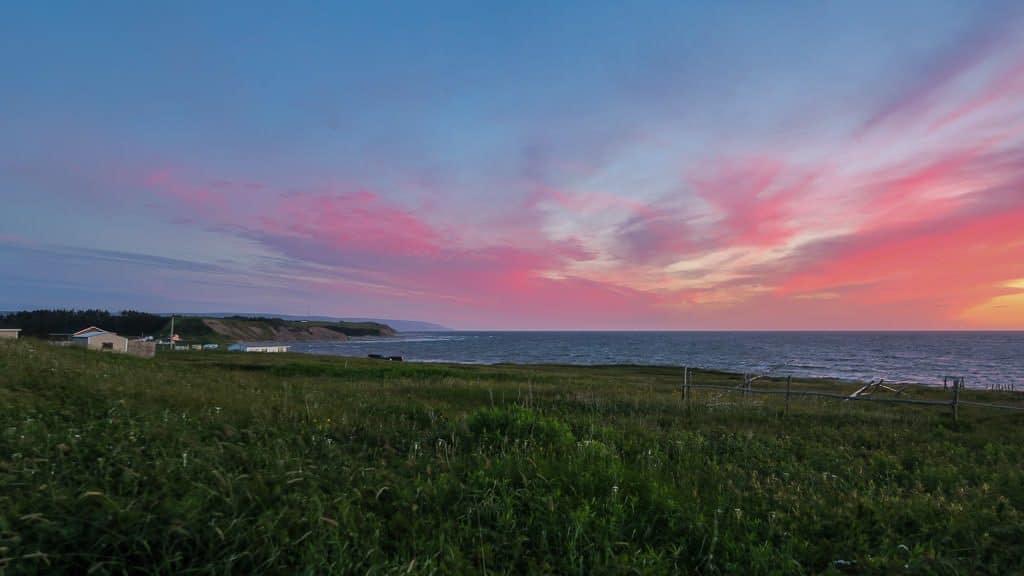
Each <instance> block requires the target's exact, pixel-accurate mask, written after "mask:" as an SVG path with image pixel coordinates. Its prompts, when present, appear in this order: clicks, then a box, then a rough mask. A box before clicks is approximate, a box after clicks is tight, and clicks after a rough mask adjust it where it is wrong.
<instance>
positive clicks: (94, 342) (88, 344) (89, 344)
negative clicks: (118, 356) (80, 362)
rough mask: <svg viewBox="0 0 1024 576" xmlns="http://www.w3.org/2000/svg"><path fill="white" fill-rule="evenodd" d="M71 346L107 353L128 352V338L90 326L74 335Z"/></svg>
mask: <svg viewBox="0 0 1024 576" xmlns="http://www.w3.org/2000/svg"><path fill="white" fill-rule="evenodd" d="M71 345H72V346H81V347H82V348H88V349H89V350H102V351H105V352H122V353H124V352H128V339H127V338H125V337H124V336H118V335H117V334H114V333H113V332H107V331H106V330H103V329H102V328H97V327H95V326H89V327H88V328H86V329H84V330H79V331H78V332H75V333H74V334H72V335H71Z"/></svg>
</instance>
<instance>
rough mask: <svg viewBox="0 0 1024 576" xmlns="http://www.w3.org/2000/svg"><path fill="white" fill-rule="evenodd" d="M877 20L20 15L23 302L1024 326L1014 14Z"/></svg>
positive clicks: (491, 324) (638, 15)
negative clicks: (226, 27)
mask: <svg viewBox="0 0 1024 576" xmlns="http://www.w3.org/2000/svg"><path fill="white" fill-rule="evenodd" d="M568 6H569V5H566V7H568ZM880 6H883V4H878V5H877V6H876V7H875V8H879V7H880ZM884 6H887V8H886V9H885V10H881V9H879V10H874V9H872V8H870V7H868V6H867V5H863V4H860V3H847V4H840V5H831V6H818V5H813V4H812V5H810V6H805V7H803V8H801V9H799V10H797V9H794V10H792V13H791V14H788V15H786V17H780V16H779V15H777V14H774V12H775V9H774V8H772V7H770V6H768V5H765V6H764V7H761V8H757V7H751V6H747V7H744V8H742V12H741V13H729V10H727V9H726V8H724V7H716V5H714V4H712V5H709V6H706V7H699V8H698V7H690V8H687V9H685V10H683V9H682V8H679V7H678V6H677V4H676V3H669V4H667V5H665V6H662V7H661V8H659V9H650V10H648V11H637V10H633V9H629V8H626V7H624V6H623V7H621V8H616V7H615V5H608V6H602V7H597V6H594V7H588V8H584V7H583V6H580V7H579V11H576V10H575V9H573V10H569V9H560V10H551V11H549V8H545V7H544V5H536V6H527V5H523V6H521V7H513V6H511V5H510V6H505V7H504V8H502V9H501V11H500V13H499V11H496V10H494V8H493V7H492V8H491V9H488V8H486V7H485V6H483V5H480V6H474V5H465V6H462V7H461V8H460V9H459V10H458V11H457V12H458V13H457V14H453V13H447V14H440V13H438V12H444V11H435V10H433V9H432V8H431V7H430V6H428V5H427V4H422V5H419V6H417V5H416V4H413V5H410V6H407V7H406V9H404V10H397V9H390V10H384V9H380V10H375V11H373V12H365V11H362V12H361V11H358V10H355V9H354V8H332V9H331V11H330V12H325V13H322V14H310V13H306V14H296V13H293V12H292V11H294V7H291V8H289V10H291V11H290V12H288V13H281V14H279V15H277V16H278V17H273V18H267V17H265V15H264V17H263V18H261V19H260V20H258V21H257V20H254V19H250V18H248V14H247V12H248V11H245V10H238V9H231V8H229V7H228V6H223V5H222V6H219V7H218V8H216V10H214V9H212V8H211V7H204V6H198V5H197V6H196V7H195V12H194V13H185V12H187V10H186V9H182V8H181V7H177V6H175V7H173V8H171V7H169V8H168V9H167V10H169V11H171V10H173V13H170V12H168V13H164V12H163V11H161V10H159V9H154V8H142V7H139V6H135V5H126V9H125V10H123V11H121V12H119V16H118V17H117V18H114V19H110V18H109V17H107V16H104V17H102V18H100V17H99V16H96V15H93V14H91V13H90V12H89V10H88V7H87V6H85V5H83V6H82V7H81V12H80V13H73V11H71V10H69V11H67V12H66V13H64V14H62V15H60V16H59V17H55V16H53V15H44V14H43V13H42V12H39V13H36V12H34V10H35V9H34V8H32V7H31V5H30V4H25V5H24V6H22V7H20V8H13V12H14V13H13V14H11V12H12V9H11V8H8V9H7V10H6V12H7V16H6V17H5V18H4V19H3V22H2V23H0V46H2V47H3V50H0V63H2V69H3V70H5V73H4V74H3V75H2V77H0V107H2V109H3V110H4V112H2V113H0V195H2V199H3V208H2V210H3V215H2V217H0V264H2V265H3V269H4V270H5V273H4V275H3V276H2V277H0V310H14V309H21V308H32V307H52V306H78V307H109V308H112V309H123V308H141V309H148V310H153V311H166V312H170V311H194V312H201V311H210V312H231V311H240V312H270V313H284V314H307V313H310V312H312V313H314V314H323V315H335V316H377V317H384V318H409V319H421V320H428V321H434V322H439V323H442V324H446V325H449V326H452V327H458V328H511V329H520V328H523V329H548V328H556V329H989V328H993V329H1024V27H1022V26H1019V25H1018V24H1017V23H1018V22H1021V18H1020V10H1019V8H1017V7H1016V6H1015V4H1014V3H988V2H980V3H965V2H958V3H940V2H920V3H913V2H910V3H900V5H899V6H898V7H892V6H889V5H888V4H885V5H884ZM236 8H237V7H236ZM735 9H736V10H737V11H739V10H741V9H740V8H738V7H735ZM324 10H327V9H326V8H324ZM449 12H453V10H450V11H449ZM1010 14H1014V15H1015V16H1016V17H1010V16H1009V15H1010ZM455 16H457V17H455ZM225 21H230V22H232V26H231V29H232V30H234V31H235V32H234V35H233V36H232V37H231V38H228V37H223V36H222V35H219V34H214V33H212V32H211V31H212V30H216V29H222V28H218V27H219V26H221V25H222V24H223V22H225ZM268 22H269V23H272V24H273V25H270V24H268ZM299 22H302V23H304V24H303V25H302V26H298V25H297V23H299ZM310 22H313V23H315V24H313V25H310V24H309V23H310ZM368 23H372V24H373V25H372V26H371V25H368ZM369 30H373V34H372V35H371V33H370V32H369ZM101 62H102V65H101V64H100V63H101Z"/></svg>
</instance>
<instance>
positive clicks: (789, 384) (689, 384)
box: [680, 366, 1024, 420]
mask: <svg viewBox="0 0 1024 576" xmlns="http://www.w3.org/2000/svg"><path fill="white" fill-rule="evenodd" d="M761 378H762V376H751V375H749V374H744V376H743V384H741V385H739V386H723V385H721V384H694V383H693V372H692V370H691V369H690V368H689V367H687V366H684V367H683V381H682V386H681V387H680V395H681V398H682V400H683V402H685V403H686V405H687V406H689V405H690V402H691V400H692V397H693V393H692V392H693V390H717V391H720V392H738V393H740V394H743V396H744V398H746V397H748V396H749V395H752V394H774V395H785V396H786V414H789V405H790V400H791V399H792V398H794V397H810V398H832V399H835V400H846V401H853V402H880V403H883V404H917V405H922V406H943V407H946V408H949V409H950V410H951V411H952V414H953V419H954V420H957V419H958V418H959V416H960V414H959V408H960V406H974V407H977V408H996V409H1001V410H1013V411H1020V412H1024V406H1009V405H1006V404H991V403H988V402H973V401H970V400H961V399H960V390H961V389H963V388H964V381H963V378H959V379H957V380H956V381H955V383H954V384H953V386H952V389H953V397H952V399H950V400H949V401H945V400H915V399H912V398H881V397H876V396H868V395H862V394H861V393H862V392H864V391H865V390H866V389H869V388H870V387H871V386H875V387H876V389H877V387H879V386H882V384H883V381H881V380H880V381H879V382H878V383H877V384H876V383H874V382H872V383H871V384H868V385H865V386H863V387H861V388H860V389H858V390H857V391H856V392H854V393H853V394H837V393H835V392H824V391H819V390H793V377H792V376H787V377H786V389H785V390H764V389H757V388H754V387H753V383H754V382H755V381H757V380H759V379H761ZM951 380H952V379H951ZM948 383H949V382H947V384H948ZM883 387H884V386H883ZM889 390H893V389H892V388H889ZM894 391H895V392H897V394H899V393H902V392H903V390H898V391H897V390H894Z"/></svg>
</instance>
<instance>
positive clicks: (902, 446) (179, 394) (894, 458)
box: [0, 340, 1024, 574]
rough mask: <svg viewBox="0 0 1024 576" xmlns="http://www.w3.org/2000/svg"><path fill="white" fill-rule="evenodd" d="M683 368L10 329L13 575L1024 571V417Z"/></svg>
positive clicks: (2, 346)
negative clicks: (46, 336)
mask: <svg viewBox="0 0 1024 576" xmlns="http://www.w3.org/2000/svg"><path fill="white" fill-rule="evenodd" d="M679 377H680V374H679V371H678V370H675V369H668V368H643V367H595V368H577V367H522V366H519V367H517V366H495V367H470V366H445V365H422V364H421V365H417V364H408V363H388V362H375V361H370V360H357V359H344V358H321V357H312V356H300V355H294V354H284V355H253V354H230V353H175V354H165V355H161V356H158V357H157V358H156V359H154V360H143V359H137V358H131V357H126V356H115V355H110V354H102V353H95V352H88V351H84V350H78V349H57V348H51V347H49V346H47V345H45V344H43V343H40V342H34V341H26V340H23V341H19V342H16V343H0V573H3V574H22V573H69V574H85V573H92V574H104V573H124V572H145V573H173V574H187V573H202V574H228V573H232V574H250V573H279V574H305V573H309V574H327V573H352V574H364V573H367V574H399V573H401V574H431V573H436V574H453V573H474V574H480V573H528V572H536V573H567V574H623V573H635V574H666V573H677V574H688V573H692V574H818V573H832V574H841V573H857V574H861V573H884V574H890V573H895V574H901V573H906V574H1020V573H1024V514H1022V511H1024V468H1022V463H1024V442H1022V440H1024V414H1015V413H1001V412H996V411H989V410H981V409H977V408H973V409H972V408H962V409H961V418H960V420H959V421H958V422H953V421H952V418H951V416H950V414H949V410H947V409H943V408H933V407H918V406H890V405H874V404H868V403H863V404H858V403H850V402H842V401H835V400H827V399H800V400H794V401H793V404H792V410H791V413H790V414H789V415H788V416H786V415H785V414H784V410H783V406H784V400H783V399H782V398H780V397H775V396H772V397H755V398H752V399H744V398H743V397H742V396H740V395H738V394H728V393H720V392H715V393H711V392H698V393H696V394H695V395H694V397H693V402H692V404H691V406H690V408H689V409H687V408H686V407H685V406H684V404H683V403H682V402H681V401H680V398H679V379H680V378H679ZM696 377H697V380H698V382H703V383H709V384H710V383H726V384H729V383H731V384H737V383H738V382H739V378H738V377H737V376H734V375H728V374H718V373H697V375H696ZM759 385H760V384H759ZM766 385H778V384H777V383H775V384H766ZM796 386H797V387H798V388H800V387H806V386H811V387H813V388H816V389H823V388H830V387H831V388H835V389H840V390H849V389H850V386H849V385H842V384H838V383H829V382H822V381H819V382H811V383H806V382H798V383H797V384H796ZM908 395H909V396H910V397H913V398H946V397H947V393H944V392H942V391H941V390H939V391H934V390H924V389H913V390H911V391H910V392H909V393H908ZM967 396H970V397H973V398H982V397H984V398H987V399H994V400H998V401H1005V402H1009V401H1016V400H1017V396H1016V395H1014V394H1012V393H1005V394H985V393H980V392H978V393H975V392H971V393H968V394H967Z"/></svg>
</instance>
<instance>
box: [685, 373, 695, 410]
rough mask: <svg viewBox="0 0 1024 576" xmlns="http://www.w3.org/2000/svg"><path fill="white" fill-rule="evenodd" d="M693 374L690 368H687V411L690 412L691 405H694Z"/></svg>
mask: <svg viewBox="0 0 1024 576" xmlns="http://www.w3.org/2000/svg"><path fill="white" fill-rule="evenodd" d="M692 380H693V374H692V373H691V371H690V368H689V367H687V368H686V410H687V411H689V410H690V405H691V404H693V384H692Z"/></svg>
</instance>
